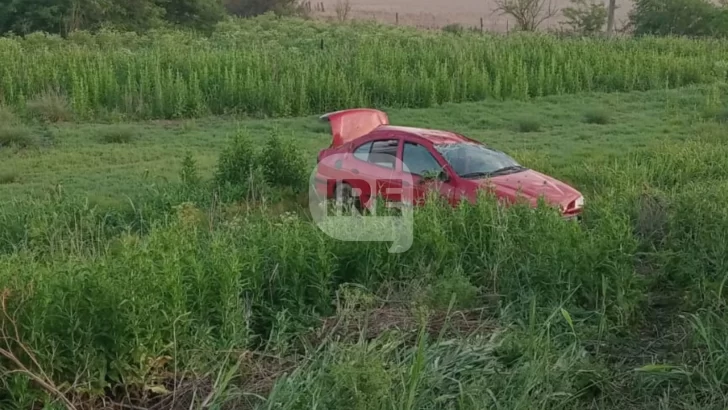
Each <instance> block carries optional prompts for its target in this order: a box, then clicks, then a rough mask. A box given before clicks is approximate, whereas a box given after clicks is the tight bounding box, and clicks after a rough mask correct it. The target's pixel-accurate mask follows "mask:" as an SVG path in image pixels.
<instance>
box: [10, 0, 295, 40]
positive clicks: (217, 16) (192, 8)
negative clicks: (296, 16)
mask: <svg viewBox="0 0 728 410" xmlns="http://www.w3.org/2000/svg"><path fill="white" fill-rule="evenodd" d="M296 4H297V0H0V34H7V33H9V32H12V33H15V34H19V35H24V34H28V33H32V32H36V31H44V32H47V33H56V34H61V35H65V34H67V33H70V32H72V31H75V30H91V31H93V30H98V29H100V28H104V27H109V28H116V29H119V30H128V31H146V30H149V29H152V28H158V27H162V26H170V25H172V26H183V27H189V28H194V29H199V30H209V29H211V28H212V27H213V26H214V25H215V23H217V22H218V21H220V20H222V19H223V18H224V17H225V16H226V15H228V14H231V15H237V16H243V17H246V16H253V15H257V14H262V13H265V12H268V11H275V12H278V13H284V12H287V11H294V9H295V7H296Z"/></svg>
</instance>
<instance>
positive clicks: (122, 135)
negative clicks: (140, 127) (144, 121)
mask: <svg viewBox="0 0 728 410" xmlns="http://www.w3.org/2000/svg"><path fill="white" fill-rule="evenodd" d="M137 135H138V131H135V130H134V129H133V128H131V127H128V126H112V127H109V128H106V129H105V130H104V131H103V132H102V133H101V141H103V142H105V143H107V144H128V143H130V142H132V141H134V139H135V138H136V137H137Z"/></svg>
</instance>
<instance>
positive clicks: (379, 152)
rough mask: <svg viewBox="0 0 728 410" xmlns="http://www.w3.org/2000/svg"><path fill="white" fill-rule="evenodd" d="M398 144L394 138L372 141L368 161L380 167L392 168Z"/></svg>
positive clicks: (395, 159)
mask: <svg viewBox="0 0 728 410" xmlns="http://www.w3.org/2000/svg"><path fill="white" fill-rule="evenodd" d="M398 145H399V141H397V140H396V139H392V140H383V141H374V142H373V143H372V149H371V152H370V153H369V158H368V161H369V162H370V163H372V164H374V165H378V166H380V167H385V168H390V169H394V164H395V163H396V161H397V147H398Z"/></svg>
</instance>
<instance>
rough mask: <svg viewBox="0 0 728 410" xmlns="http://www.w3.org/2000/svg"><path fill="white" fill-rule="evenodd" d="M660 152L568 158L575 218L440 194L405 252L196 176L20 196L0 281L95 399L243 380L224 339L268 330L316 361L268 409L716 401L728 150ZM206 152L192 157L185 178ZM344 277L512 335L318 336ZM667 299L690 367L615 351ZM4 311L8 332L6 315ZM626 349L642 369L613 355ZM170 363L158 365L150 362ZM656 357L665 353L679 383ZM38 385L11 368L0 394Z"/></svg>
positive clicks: (7, 306) (34, 335)
mask: <svg viewBox="0 0 728 410" xmlns="http://www.w3.org/2000/svg"><path fill="white" fill-rule="evenodd" d="M238 144H240V142H238ZM662 148H663V149H661V150H655V151H641V152H637V153H635V154H633V155H629V156H622V157H620V158H605V159H603V160H602V162H600V163H592V164H578V163H577V164H573V165H571V166H569V167H564V168H561V169H560V170H559V171H558V173H559V174H560V175H561V177H562V178H564V179H567V180H569V181H571V182H572V183H574V184H575V185H577V186H579V187H580V189H582V190H583V191H584V192H585V193H586V194H587V198H588V201H587V208H586V211H585V212H586V213H585V220H584V222H583V223H582V224H575V223H567V222H565V221H563V220H561V219H560V217H559V216H558V215H557V214H555V212H554V211H553V210H550V209H548V208H539V209H535V210H533V209H530V208H527V207H521V206H516V207H513V208H509V209H507V210H504V209H501V208H499V207H497V206H495V203H494V202H493V201H492V200H490V199H488V198H484V199H483V201H481V202H479V203H478V204H477V205H463V206H461V207H458V208H456V209H452V208H450V207H449V206H447V205H442V204H438V203H437V202H432V203H429V204H428V205H427V206H425V207H424V208H422V209H419V210H418V212H416V213H415V226H414V227H415V231H414V235H415V236H414V237H415V241H414V243H413V247H412V249H411V250H409V251H408V252H405V253H403V254H391V253H389V252H388V249H389V244H387V243H361V242H341V241H337V240H334V239H332V238H329V237H328V236H326V235H325V234H324V233H323V232H321V231H320V230H319V229H318V228H317V227H316V226H315V225H314V224H313V223H312V222H311V221H309V220H307V219H306V217H305V214H297V213H288V214H282V215H281V214H277V213H271V212H269V211H270V210H269V209H267V208H266V207H265V206H263V207H250V206H246V205H241V204H232V203H219V202H215V200H214V199H213V198H212V197H208V196H205V195H206V194H205V193H204V190H200V188H199V187H197V186H196V184H198V183H199V181H198V180H197V179H194V178H193V179H191V180H190V181H194V182H190V183H189V185H188V186H177V187H173V186H169V187H167V188H164V189H163V190H162V191H161V192H152V191H150V192H145V193H144V195H145V196H140V198H138V199H137V202H132V204H130V205H129V206H128V207H122V206H120V205H119V206H118V207H117V206H114V207H111V208H110V209H106V210H102V209H103V207H101V206H100V205H99V204H96V205H94V204H86V205H83V206H79V205H82V204H83V203H79V202H75V201H74V200H72V199H70V198H64V197H62V196H60V195H59V196H56V197H51V198H48V199H47V200H46V201H45V202H43V203H38V204H36V205H35V207H33V206H28V204H15V205H13V204H9V205H6V206H7V208H6V209H5V212H3V215H4V217H3V219H2V220H0V223H2V226H3V231H2V232H4V234H3V235H4V236H3V240H4V242H5V245H4V246H3V250H4V253H3V254H2V255H0V287H1V288H2V292H3V293H2V295H3V308H4V311H5V312H7V313H9V315H10V318H12V320H13V321H14V322H15V323H17V325H18V326H19V330H18V332H19V333H18V335H19V338H20V340H14V337H13V340H10V341H9V345H8V346H10V350H11V351H13V352H15V353H16V354H18V355H20V356H21V357H23V358H24V361H25V362H26V363H31V362H28V358H27V357H25V356H23V354H22V352H21V350H20V349H21V344H20V343H22V344H23V346H25V347H27V348H28V349H29V350H30V351H32V352H34V355H35V356H36V358H37V363H38V365H39V366H40V368H35V367H34V366H35V365H33V369H34V370H35V371H36V372H40V370H41V369H42V371H43V372H45V373H46V374H47V377H48V378H49V379H50V380H53V381H55V382H56V383H57V384H61V383H68V384H73V385H74V387H73V390H72V391H73V392H75V393H76V394H91V396H92V397H99V396H104V395H108V394H110V393H109V389H110V388H111V387H114V386H120V385H122V386H125V388H126V389H127V391H132V392H134V391H138V389H142V390H143V389H144V388H145V387H144V386H145V385H146V386H147V388H149V385H150V383H151V384H153V383H159V380H160V379H165V378H166V379H170V378H176V377H181V376H180V375H182V374H184V375H186V377H193V378H195V377H196V378H206V377H210V376H209V374H210V372H217V374H218V375H219V377H223V378H225V379H226V380H227V382H226V383H231V386H233V387H231V389H233V391H232V392H231V393H230V394H231V395H232V396H235V393H234V390H235V388H234V386H237V385H240V383H243V382H242V381H240V380H238V379H240V378H243V374H244V369H241V368H239V367H236V366H232V367H227V366H226V365H224V363H228V360H230V355H231V354H232V353H231V352H240V351H246V350H249V349H271V346H273V348H274V350H275V351H274V352H272V353H271V354H280V353H281V352H283V351H285V352H287V354H291V353H292V352H293V353H297V354H304V355H307V357H308V358H309V359H308V360H307V361H305V362H304V363H303V364H301V367H300V368H299V369H298V370H296V371H295V372H294V373H293V374H291V375H290V376H289V377H286V378H283V379H282V380H280V381H279V383H278V384H277V385H276V386H275V388H274V389H273V392H272V393H271V397H270V400H271V401H270V402H268V406H269V407H275V406H278V405H280V406H283V407H285V408H311V407H314V406H316V405H318V406H324V407H327V406H331V407H334V408H335V407H337V406H343V405H347V406H353V407H356V408H360V407H361V408H372V407H371V406H374V408H385V407H386V408H392V407H406V408H420V407H422V406H424V405H425V404H426V403H434V404H433V408H448V406H452V405H455V404H456V403H457V404H458V406H460V407H462V408H479V406H482V403H483V402H487V403H491V404H492V405H493V406H496V405H499V406H505V407H508V408H524V409H525V408H532V407H533V406H536V405H537V406H541V407H545V408H552V407H564V406H567V407H573V408H582V407H583V406H584V405H586V404H587V403H591V402H592V401H593V400H599V402H600V403H602V404H603V405H608V406H618V405H624V401H623V400H625V398H624V397H622V395H621V393H619V392H620V387H619V385H620V383H622V384H624V385H627V386H630V388H634V389H635V390H634V391H635V393H634V394H633V395H632V394H630V395H628V396H629V397H628V399H631V400H646V399H645V397H657V396H659V395H660V394H662V392H664V391H665V389H668V390H669V389H680V391H682V392H684V393H683V395H681V396H679V398H677V399H675V400H679V402H680V403H682V404H684V405H690V403H693V405H697V404H700V403H706V402H707V401H706V400H709V401H720V400H721V397H722V396H721V394H720V388H719V386H720V383H721V382H720V381H719V380H720V377H722V376H721V374H723V372H724V370H725V368H724V367H723V366H724V363H723V362H724V361H720V360H718V361H711V360H713V359H711V358H712V357H720V355H721V354H723V353H724V352H725V346H724V343H722V342H721V340H722V339H721V337H722V335H723V334H724V332H723V331H722V330H721V329H720V326H721V325H720V323H722V320H723V319H722V314H723V313H722V312H723V311H724V307H725V300H726V296H725V295H726V292H725V290H724V287H725V286H724V285H725V281H726V280H725V277H726V276H725V275H726V273H725V272H726V267H725V265H724V257H723V255H724V253H725V243H726V241H725V233H724V229H723V227H724V226H725V222H724V221H725V220H726V219H727V218H728V216H727V215H728V213H726V211H725V209H723V208H722V207H720V206H719V204H720V203H723V202H725V200H726V199H728V191H727V190H726V189H725V184H723V183H721V182H720V181H721V180H722V179H725V178H726V177H728V170H727V169H726V168H725V167H724V166H723V163H722V162H721V161H718V160H716V159H718V158H719V157H723V156H724V155H725V153H726V148H725V146H724V145H723V144H722V142H720V141H712V142H711V141H706V140H705V139H700V138H698V139H696V140H695V141H692V142H687V143H670V144H667V145H665V146H664V147H662ZM245 152H248V151H245ZM686 152H690V155H685V153H686ZM226 155H228V156H230V155H234V154H230V153H228V154H226ZM226 158H227V157H226ZM224 163H225V164H228V163H229V159H228V160H226V161H225V162H224ZM193 168H194V165H193V164H191V163H189V161H188V163H187V165H186V166H185V174H186V175H190V174H194V172H192V171H193ZM645 187H648V188H647V189H646V188H645ZM165 189H168V191H165ZM139 201H140V202H139ZM193 202H195V203H197V205H195V203H193ZM23 227H28V228H29V229H23ZM349 283H355V284H358V285H359V286H362V287H364V288H367V289H378V288H380V287H382V286H384V287H397V286H399V287H404V288H405V289H407V288H409V291H410V302H412V303H413V304H414V305H415V306H420V307H423V306H424V307H429V308H433V309H443V306H448V304H449V303H450V302H451V300H450V298H451V297H455V301H453V302H454V304H453V306H458V308H461V309H467V308H475V307H482V306H487V307H488V308H489V310H490V311H491V312H492V313H493V314H494V315H495V316H496V317H497V319H493V320H496V323H497V326H496V327H498V328H501V330H502V333H498V334H497V335H496V336H494V338H493V339H487V340H484V339H482V338H481V339H478V338H475V339H472V340H471V339H469V338H461V339H457V340H452V339H448V338H444V339H435V340H433V339H428V340H425V339H420V343H419V344H417V345H416V346H413V345H412V344H411V343H409V342H407V338H406V337H401V336H397V335H396V334H395V335H394V336H392V335H390V336H386V335H385V336H382V338H381V339H377V340H375V341H373V342H364V341H362V342H360V343H359V344H356V345H351V344H349V343H346V342H340V343H333V344H327V345H325V346H321V349H322V350H307V349H310V348H311V346H307V344H306V343H303V344H301V343H299V342H297V338H298V337H299V336H302V335H303V336H305V335H306V334H308V333H309V332H310V329H311V328H313V327H315V326H317V319H318V318H320V317H321V316H327V315H333V314H335V313H337V310H336V303H335V297H336V295H337V292H338V291H339V290H340V289H341V287H342V286H344V285H345V284H349ZM418 292H419V293H422V294H421V295H418ZM654 294H664V295H674V296H673V297H672V299H671V300H674V302H675V306H674V307H673V308H674V309H676V310H684V311H687V312H692V313H694V315H693V316H689V318H690V321H686V322H685V323H684V326H685V327H686V328H688V329H689V330H687V332H689V335H690V337H691V340H693V341H694V342H693V343H691V344H687V343H686V344H680V343H682V342H679V340H684V339H685V338H684V337H683V339H678V338H675V339H674V340H675V342H674V343H676V345H675V346H673V347H674V348H680V349H683V351H684V353H685V354H684V355H683V356H682V357H681V358H679V359H671V356H669V355H664V356H662V357H661V360H677V361H674V362H667V363H663V362H660V363H658V365H659V366H657V367H656V366H654V365H652V364H651V363H650V362H649V361H645V360H644V359H642V358H641V357H639V356H638V353H632V352H631V351H630V350H628V349H626V348H621V347H619V346H620V345H619V343H630V340H631V339H630V338H632V337H635V338H637V339H636V340H637V341H638V342H639V341H641V340H642V339H641V338H643V337H644V334H643V333H644V331H645V330H644V329H646V328H648V327H650V326H665V327H669V326H670V324H669V323H667V322H661V320H665V319H654V318H650V315H651V313H650V312H651V311H652V309H653V307H651V304H650V303H651V301H650V298H651V296H650V295H654ZM443 301H444V302H445V303H443ZM385 319H386V318H385ZM383 320H384V319H383ZM2 325H3V329H4V331H5V332H9V331H11V330H12V326H11V323H10V322H9V321H8V319H3V321H2ZM6 334H9V333H6ZM633 334H636V336H631V335H633ZM420 337H421V338H424V337H425V335H424V334H422V335H420ZM671 340H672V339H671ZM638 342H634V343H638ZM284 345H285V346H284ZM613 350H618V352H619V354H621V355H622V356H624V357H623V358H622V359H623V360H626V361H627V366H631V367H629V368H628V369H625V368H624V367H623V366H624V365H623V364H620V363H615V362H614V359H610V356H609V355H610V351H613ZM165 357H170V358H171V360H167V359H164V360H165V361H164V362H165V363H167V364H166V365H162V366H161V368H157V367H154V366H151V365H150V361H151V362H155V361H156V360H162V358H165ZM233 361H235V359H233ZM155 363H156V362H155ZM0 366H5V367H4V368H5V369H14V367H13V364H12V363H9V362H7V361H0ZM660 366H662V367H660ZM0 368H3V367H0ZM635 368H638V369H641V370H639V371H638V372H635V370H634V369H635ZM660 369H662V370H665V369H672V370H670V374H669V377H668V378H667V380H664V379H660V377H664V375H662V376H661V374H660V373H659V371H660ZM226 374H232V375H235V376H234V377H232V376H231V377H232V379H230V378H228V376H224V375H226ZM691 374H692V375H695V377H697V378H692V376H689V375H691ZM166 379H165V380H166ZM235 380H237V381H235ZM243 385H244V383H243ZM403 391H404V392H406V394H404V393H402V392H403ZM333 392H337V393H336V394H333ZM711 392H713V393H711ZM643 395H644V397H641V396H643ZM650 395H653V396H650ZM232 396H230V397H232ZM39 397H43V395H42V394H39V393H38V390H37V387H33V386H32V385H30V384H28V383H27V379H23V377H22V375H16V376H13V377H12V378H11V379H8V380H6V385H5V386H4V390H3V391H2V397H0V400H4V402H3V403H8V404H15V405H17V403H20V402H22V400H30V401H34V400H35V399H37V398H39ZM642 403H645V402H644V401H643V402H642ZM362 406H363V407H362ZM20 408H22V406H21V407H20Z"/></svg>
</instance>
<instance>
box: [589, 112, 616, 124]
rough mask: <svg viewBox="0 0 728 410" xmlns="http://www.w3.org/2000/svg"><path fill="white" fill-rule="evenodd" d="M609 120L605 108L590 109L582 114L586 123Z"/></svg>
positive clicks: (606, 122) (604, 122)
mask: <svg viewBox="0 0 728 410" xmlns="http://www.w3.org/2000/svg"><path fill="white" fill-rule="evenodd" d="M610 121H611V117H610V115H609V113H608V112H607V111H605V110H596V109H595V110H590V111H587V112H586V113H585V114H584V122H586V123H587V124H601V125H604V124H608V123H609V122H610Z"/></svg>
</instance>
